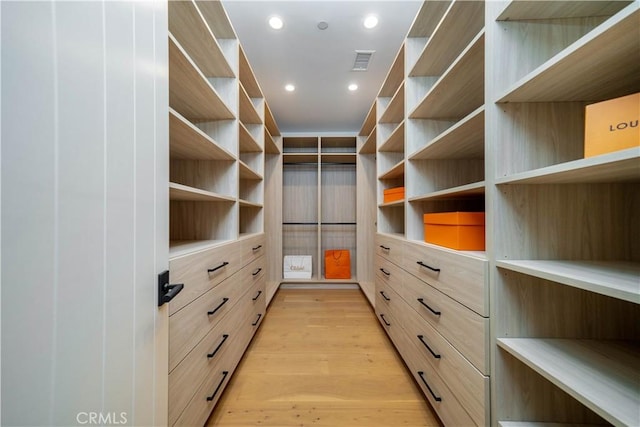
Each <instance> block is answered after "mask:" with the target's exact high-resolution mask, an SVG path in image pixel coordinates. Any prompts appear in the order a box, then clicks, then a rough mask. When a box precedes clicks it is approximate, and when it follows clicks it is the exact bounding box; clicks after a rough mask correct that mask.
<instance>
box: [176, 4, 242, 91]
mask: <svg viewBox="0 0 640 427" xmlns="http://www.w3.org/2000/svg"><path fill="white" fill-rule="evenodd" d="M168 7H169V32H170V33H171V34H172V35H173V36H174V37H175V38H176V39H177V40H178V41H179V42H180V45H181V46H182V47H183V48H184V49H185V50H186V51H187V52H189V56H190V57H191V59H192V60H193V62H195V64H196V65H197V66H198V68H199V69H200V71H201V72H202V74H203V75H205V76H206V77H230V78H233V77H235V74H234V72H233V69H232V68H231V66H230V65H229V63H228V62H227V59H226V58H225V56H224V53H223V52H222V49H221V48H220V45H219V44H218V42H217V41H216V39H215V37H214V35H213V33H212V32H211V29H210V28H209V26H208V25H207V23H206V22H205V21H203V19H202V17H201V16H200V12H199V10H198V8H197V7H196V5H195V3H193V2H191V1H172V2H168Z"/></svg>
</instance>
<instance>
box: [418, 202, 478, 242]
mask: <svg viewBox="0 0 640 427" xmlns="http://www.w3.org/2000/svg"><path fill="white" fill-rule="evenodd" d="M424 241H425V242H427V243H433V244H434V245H439V246H444V247H447V248H451V249H456V250H459V251H483V250H484V212H441V213H428V214H424Z"/></svg>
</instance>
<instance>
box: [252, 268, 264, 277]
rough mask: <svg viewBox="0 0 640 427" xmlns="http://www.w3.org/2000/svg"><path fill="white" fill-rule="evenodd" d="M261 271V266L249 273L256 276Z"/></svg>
mask: <svg viewBox="0 0 640 427" xmlns="http://www.w3.org/2000/svg"><path fill="white" fill-rule="evenodd" d="M261 271H262V268H259V269H257V270H256V271H254V272H253V273H251V275H252V276H257V275H258V274H259V273H260V272H261Z"/></svg>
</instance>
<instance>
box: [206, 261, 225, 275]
mask: <svg viewBox="0 0 640 427" xmlns="http://www.w3.org/2000/svg"><path fill="white" fill-rule="evenodd" d="M227 265H229V263H228V262H227V261H224V262H223V263H222V264H220V265H219V266H217V267H214V268H210V269H208V270H207V272H208V273H213V272H214V271H216V270H220V269H221V268H222V267H226V266H227Z"/></svg>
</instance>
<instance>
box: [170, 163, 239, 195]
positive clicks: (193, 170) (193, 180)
mask: <svg viewBox="0 0 640 427" xmlns="http://www.w3.org/2000/svg"><path fill="white" fill-rule="evenodd" d="M238 168H239V166H238V163H237V162H235V161H227V160H171V161H170V162H169V175H170V179H171V181H172V182H175V183H178V184H182V185H186V186H189V187H194V188H198V189H201V190H205V191H209V192H212V193H218V194H221V195H223V196H227V197H229V198H235V197H236V196H237V194H238V193H237V192H238V188H237V186H238V184H237V181H238Z"/></svg>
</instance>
